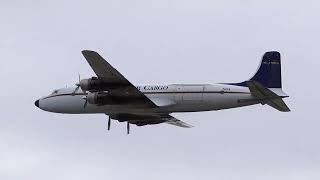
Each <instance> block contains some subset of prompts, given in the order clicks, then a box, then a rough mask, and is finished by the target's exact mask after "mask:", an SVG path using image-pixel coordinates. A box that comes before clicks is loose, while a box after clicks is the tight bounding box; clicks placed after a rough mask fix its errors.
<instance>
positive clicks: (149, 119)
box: [107, 114, 193, 128]
mask: <svg viewBox="0 0 320 180" xmlns="http://www.w3.org/2000/svg"><path fill="white" fill-rule="evenodd" d="M107 115H108V114H107ZM109 116H110V117H111V118H112V119H116V120H118V121H120V122H125V121H128V122H129V123H130V124H136V125H137V126H144V125H150V124H160V123H167V124H171V125H175V126H178V127H183V128H191V127H193V126H192V125H189V124H187V123H185V122H183V121H181V120H178V119H177V118H175V117H173V116H170V115H169V114H143V115H141V114H140V115H138V114H110V115H109Z"/></svg>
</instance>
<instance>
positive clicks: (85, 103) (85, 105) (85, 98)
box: [82, 96, 88, 108]
mask: <svg viewBox="0 0 320 180" xmlns="http://www.w3.org/2000/svg"><path fill="white" fill-rule="evenodd" d="M82 99H83V100H85V102H84V104H83V108H86V107H87V105H88V96H83V97H82Z"/></svg>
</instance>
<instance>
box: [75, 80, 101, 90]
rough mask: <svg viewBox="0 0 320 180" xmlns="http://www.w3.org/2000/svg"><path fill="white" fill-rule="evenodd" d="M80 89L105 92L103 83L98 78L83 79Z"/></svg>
mask: <svg viewBox="0 0 320 180" xmlns="http://www.w3.org/2000/svg"><path fill="white" fill-rule="evenodd" d="M80 87H81V89H82V90H83V91H100V90H103V82H102V81H101V80H99V79H98V78H96V77H92V78H90V79H82V80H81V81H80Z"/></svg>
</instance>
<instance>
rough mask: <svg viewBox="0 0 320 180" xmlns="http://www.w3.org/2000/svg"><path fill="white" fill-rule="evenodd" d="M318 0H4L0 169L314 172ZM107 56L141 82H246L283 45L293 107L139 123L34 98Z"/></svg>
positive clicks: (55, 174) (144, 174) (252, 175)
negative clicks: (68, 111) (45, 105)
mask: <svg viewBox="0 0 320 180" xmlns="http://www.w3.org/2000/svg"><path fill="white" fill-rule="evenodd" d="M319 5H320V4H319V3H318V2H317V1H289V0H283V1H275V0H268V1H253V0H241V1H240V0H239V1H236V0H233V1H231V0H230V1H209V0H208V1H205V0H197V1H190V0H161V1H160V0H159V1H153V0H138V1H135V0H131V1H128V0H127V1H123V0H114V1H111V0H109V1H79V0H77V1H76V0H74V1H68V2H65V1H58V0H56V1H15V0H13V1H1V4H0V22H1V31H0V54H1V62H2V63H1V66H0V77H1V81H0V82H1V84H2V85H1V87H2V93H0V99H1V104H0V108H1V120H0V142H1V143H0V179H1V180H20V179H23V180H25V179H32V180H40V179H48V180H56V179H59V180H69V179H77V180H84V179H95V180H105V179H115V180H122V179H128V178H130V179H140V180H141V179H146V180H147V179H148V180H149V179H153V180H163V179H184V180H189V179H207V180H212V179H219V180H221V179H223V180H229V179H231V180H233V179H240V180H242V179H244V180H256V179H261V180H267V179H273V180H280V179H281V180H284V179H286V180H298V179H299V180H300V179H303V180H318V179H319V178H320V142H319V135H320V132H319V126H320V122H319V118H318V109H319V108H318V103H319V95H318V94H317V90H318V89H319V85H318V83H317V82H318V81H319V80H318V77H319V73H318V72H319V66H320V61H319V51H318V46H319V42H320V38H319V32H320V24H319V17H320V12H319V10H318V8H319ZM83 49H92V50H96V51H98V52H99V53H100V54H101V55H103V56H104V57H106V58H107V59H108V60H109V62H110V63H111V64H112V65H114V66H115V67H116V68H117V69H118V70H119V71H120V72H122V73H123V75H125V76H126V77H127V78H128V79H129V80H130V81H131V82H132V83H134V84H167V83H215V82H239V81H242V80H246V79H248V78H249V77H251V76H252V74H253V73H254V72H255V70H256V69H257V67H258V65H259V63H260V59H261V56H262V54H263V53H264V52H265V51H269V50H278V51H280V52H281V53H282V73H283V87H284V90H285V92H287V93H288V94H289V95H290V96H291V97H290V98H289V99H286V102H287V104H288V105H289V107H290V108H291V109H292V112H291V113H280V112H278V111H276V110H274V109H272V108H270V107H267V106H261V105H257V106H252V107H245V108H239V109H232V110H225V111H217V112H203V113H187V114H174V116H176V117H177V118H180V119H182V120H184V121H186V122H188V123H190V124H193V125H194V126H195V127H194V128H192V129H182V128H176V127H172V126H170V125H166V124H163V125H156V126H145V127H141V128H138V127H136V126H132V131H131V134H130V136H127V135H126V130H125V123H118V122H113V123H112V127H111V128H112V131H110V132H107V130H106V125H107V117H106V116H104V115H62V114H53V113H48V112H44V111H41V110H39V109H37V108H36V107H35V106H34V104H33V103H34V101H35V100H36V99H37V98H39V97H41V96H44V95H47V94H49V93H50V92H51V91H52V90H53V89H55V88H59V87H65V86H66V85H68V86H72V85H73V84H74V83H75V82H76V81H77V75H78V74H79V73H80V74H81V75H82V77H90V76H92V75H93V72H92V70H91V69H90V67H89V66H88V65H87V63H86V61H85V59H84V58H83V57H82V55H81V53H80V51H81V50H83Z"/></svg>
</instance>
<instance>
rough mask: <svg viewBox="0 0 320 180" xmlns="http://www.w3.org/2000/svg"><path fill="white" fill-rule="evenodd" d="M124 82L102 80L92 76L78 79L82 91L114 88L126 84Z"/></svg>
mask: <svg viewBox="0 0 320 180" xmlns="http://www.w3.org/2000/svg"><path fill="white" fill-rule="evenodd" d="M127 85H128V84H127V83H125V82H116V83H113V82H104V81H103V80H101V79H99V78H97V77H92V78H89V79H82V80H81V81H80V87H81V89H82V90H83V91H90V92H97V91H109V90H110V89H116V88H119V87H124V86H127Z"/></svg>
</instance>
